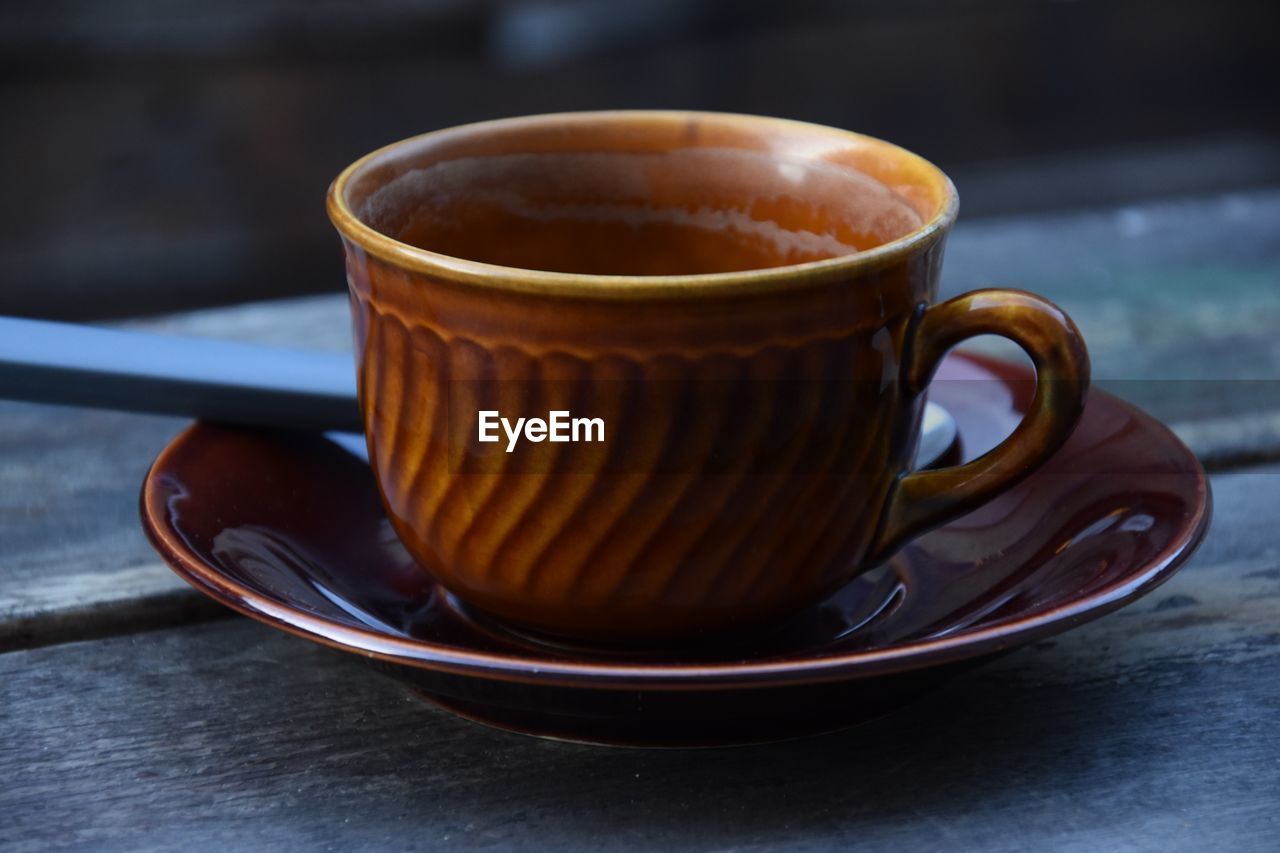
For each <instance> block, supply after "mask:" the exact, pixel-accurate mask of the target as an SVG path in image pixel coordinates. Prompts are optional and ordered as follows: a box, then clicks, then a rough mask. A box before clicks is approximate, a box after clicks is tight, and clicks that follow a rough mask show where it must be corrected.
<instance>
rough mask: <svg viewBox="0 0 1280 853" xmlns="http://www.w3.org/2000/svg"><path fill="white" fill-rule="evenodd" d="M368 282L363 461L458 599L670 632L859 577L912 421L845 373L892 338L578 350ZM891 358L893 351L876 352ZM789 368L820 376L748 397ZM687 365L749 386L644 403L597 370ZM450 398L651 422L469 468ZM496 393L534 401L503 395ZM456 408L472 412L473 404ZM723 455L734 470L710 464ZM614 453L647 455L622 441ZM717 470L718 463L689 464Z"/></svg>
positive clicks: (866, 366) (736, 618)
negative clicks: (538, 461)
mask: <svg viewBox="0 0 1280 853" xmlns="http://www.w3.org/2000/svg"><path fill="white" fill-rule="evenodd" d="M367 294H368V289H367V288H363V287H354V286H353V308H354V316H355V324H356V337H357V342H358V346H359V347H360V352H359V353H358V357H359V363H360V374H359V380H360V390H361V400H362V407H363V409H364V413H365V418H366V426H367V430H368V433H369V436H370V457H371V460H370V461H371V463H372V465H373V467H374V471H375V474H376V475H377V477H378V480H379V486H380V489H381V491H382V493H383V496H384V501H385V504H386V508H387V510H388V512H389V514H390V517H391V519H392V523H393V525H394V526H395V529H396V532H397V533H398V535H399V536H400V538H401V539H402V541H403V542H404V543H405V545H406V546H407V547H408V548H409V550H410V552H411V553H412V554H413V555H414V557H415V558H416V559H418V560H419V561H420V562H421V563H422V564H423V565H424V566H425V567H426V568H427V569H429V570H430V571H431V572H432V573H433V574H434V575H435V576H436V577H437V578H438V579H440V580H441V582H442V583H444V585H445V586H446V587H447V588H449V589H450V590H451V591H453V592H454V593H455V594H457V595H458V596H459V597H460V598H462V599H463V600H465V601H467V602H469V603H472V604H474V605H477V606H479V607H481V608H483V609H485V610H488V611H490V612H492V613H494V614H496V615H498V616H500V617H503V618H506V619H508V620H511V621H514V622H516V623H519V624H520V625H523V626H526V627H531V628H535V629H540V630H543V631H548V632H552V633H562V634H574V635H580V636H599V637H611V638H630V637H640V638H643V637H651V636H653V637H661V636H664V635H668V636H675V635H678V634H681V633H688V632H691V631H695V630H701V629H716V628H723V627H726V626H729V625H734V624H739V623H742V622H745V621H749V620H753V619H760V618H766V617H768V616H771V615H774V614H777V613H781V612H785V611H786V610H788V609H790V608H793V607H795V606H796V605H797V604H798V603H800V602H803V601H807V600H810V599H812V598H814V597H815V596H816V595H818V594H820V593H822V592H824V591H826V590H829V589H830V588H831V587H832V586H834V585H836V584H838V583H840V582H842V581H844V580H846V579H848V578H849V577H850V576H852V574H853V573H854V572H855V570H856V568H857V564H858V562H859V560H860V558H861V556H862V554H863V552H864V551H865V549H866V547H867V542H868V541H869V539H870V537H871V535H872V533H873V532H874V526H875V524H876V523H877V521H878V519H879V511H880V507H881V505H882V503H883V498H884V495H885V492H886V490H887V488H888V484H889V482H890V479H891V476H892V475H894V474H896V473H897V468H898V466H899V465H900V464H901V463H900V462H897V463H895V462H894V461H893V457H894V456H895V455H896V456H899V457H900V456H903V455H905V451H904V450H903V449H902V448H900V447H895V446H892V435H893V434H894V429H895V424H894V423H893V422H892V421H893V420H894V419H899V418H902V417H904V416H905V417H908V418H909V417H910V412H904V411H903V405H902V404H901V403H900V401H898V400H897V398H896V394H897V384H896V381H886V382H878V381H850V380H852V379H855V378H857V377H858V376H859V375H862V376H867V375H868V374H869V373H875V374H877V375H881V374H884V375H888V374H893V375H894V376H896V369H897V368H896V364H895V363H893V361H892V358H893V355H892V353H893V352H895V351H897V350H898V347H896V346H893V347H889V348H888V349H887V350H886V347H885V346H883V341H881V344H882V345H881V346H879V347H877V346H875V345H873V337H875V336H880V337H881V338H884V337H885V336H887V335H889V331H888V330H887V329H886V328H885V327H882V326H879V325H876V326H874V327H873V328H870V329H866V330H862V331H852V332H849V333H848V334H846V335H844V336H837V337H830V336H825V337H822V338H818V339H813V340H808V341H805V340H799V341H797V340H794V339H793V340H789V341H787V342H786V343H785V344H783V345H778V344H765V345H761V346H759V348H758V349H755V350H752V349H751V348H750V347H748V346H739V347H735V348H734V349H733V350H732V351H726V350H703V351H698V350H697V348H696V347H689V346H687V345H681V346H678V347H677V346H673V347H671V349H670V350H669V351H663V350H662V349H661V348H658V347H655V348H654V349H653V351H652V352H651V353H648V354H640V353H637V352H636V351H635V350H634V348H633V349H632V350H630V351H627V352H611V351H609V350H607V349H602V350H601V351H600V352H598V353H592V354H589V355H587V354H583V353H576V354H571V353H568V352H558V351H555V350H551V349H547V348H545V347H539V348H538V349H537V351H531V350H533V348H532V347H530V348H525V347H521V346H519V345H515V344H513V343H510V342H504V343H501V344H497V345H495V344H492V343H485V342H481V341H477V340H473V339H468V338H466V337H462V336H459V335H457V334H456V333H452V334H450V333H446V332H443V331H441V330H439V329H436V328H433V327H432V326H431V325H429V324H427V323H425V322H407V321H405V320H403V319H401V317H400V316H399V314H398V312H396V311H391V310H381V309H380V308H379V307H377V306H375V305H374V302H373V300H371V299H370V298H368V296H367ZM569 313H571V312H569ZM572 319H573V318H572V316H569V315H568V314H567V315H566V319H565V322H566V324H571V323H572ZM898 331H901V330H900V329H899V330H898ZM880 354H884V355H885V358H886V359H887V361H886V362H884V363H872V362H875V361H876V358H877V357H878V356H879V355H880ZM886 371H887V374H886ZM790 376H803V377H805V378H806V379H810V380H812V379H825V380H830V381H829V382H812V381H811V382H807V383H805V384H804V386H803V389H804V390H803V392H802V393H801V394H800V395H799V396H794V395H793V396H790V397H788V398H787V399H786V400H785V404H784V402H783V401H782V399H780V398H778V397H777V396H771V395H768V394H764V393H754V394H753V393H752V389H753V388H754V387H756V386H754V385H753V384H752V383H753V382H754V381H757V380H759V383H758V384H759V385H760V386H762V387H763V386H765V385H767V383H768V382H769V381H774V380H777V379H780V378H786V377H790ZM682 377H683V378H684V379H686V380H688V381H690V382H696V381H697V380H698V379H699V378H709V379H715V380H722V379H726V378H728V379H730V380H731V382H730V384H731V385H732V386H733V387H734V388H738V387H740V389H741V390H740V391H737V392H736V393H737V394H738V396H737V398H736V399H731V400H723V399H721V400H713V399H697V398H694V399H693V401H692V403H691V404H689V400H687V399H686V400H685V404H684V405H681V406H677V404H676V400H675V398H672V399H671V400H670V401H669V402H670V407H666V408H665V409H664V407H661V406H660V407H656V408H655V407H654V406H653V405H652V401H651V400H648V399H646V406H647V407H646V408H645V409H644V410H643V411H638V410H635V409H636V406H637V400H636V399H635V396H634V395H629V394H626V393H623V394H617V393H611V394H609V395H599V394H598V390H599V388H600V387H601V386H602V384H603V383H615V384H614V385H612V386H611V389H612V390H615V391H616V389H617V387H618V386H617V385H616V383H625V384H624V385H623V387H624V388H625V387H629V386H630V385H634V387H635V388H637V389H638V388H640V387H642V385H641V383H645V382H653V381H662V382H671V381H680V379H681V378H682ZM468 378H473V379H477V380H480V381H477V382H475V383H473V384H471V385H468V383H467V381H466V380H467V379H468ZM495 379H496V380H502V379H512V380H518V381H512V382H511V383H502V382H493V381H490V380H495ZM543 379H545V380H554V381H547V382H540V381H539V380H543ZM739 381H740V386H739V385H737V384H734V383H738V382H739ZM451 393H452V394H453V395H454V399H455V400H456V399H457V395H458V394H460V393H461V394H464V395H466V394H474V395H475V396H476V399H475V400H473V401H471V402H479V403H482V404H483V405H481V406H480V407H481V408H498V409H508V410H509V409H511V408H513V407H518V408H519V409H520V410H521V411H524V412H535V411H537V412H546V411H549V410H552V409H566V410H573V411H589V412H590V413H591V414H592V415H593V416H603V417H604V419H605V421H606V423H615V424H618V423H623V422H626V423H629V424H635V423H636V422H637V421H636V420H634V419H642V423H643V424H644V427H643V429H642V430H641V432H642V434H643V441H641V442H639V443H633V444H631V445H630V446H628V447H620V446H617V445H614V446H611V445H610V444H609V443H608V442H606V443H605V444H602V445H600V444H593V445H587V444H556V445H552V444H549V443H548V444H543V445H539V448H538V449H539V451H540V452H544V453H546V454H547V459H546V467H545V468H544V469H541V470H540V471H539V472H535V473H526V472H513V471H501V470H499V471H497V472H496V473H492V472H490V471H486V472H485V473H468V471H467V467H466V466H465V465H464V464H463V460H462V459H461V458H459V455H458V454H459V453H461V452H463V446H462V444H461V443H458V442H450V441H449V438H448V437H449V435H450V428H451V425H450V424H449V423H448V422H447V419H448V418H449V417H450V416H451V415H450V408H451V407H450V406H449V404H448V401H449V399H450V394H451ZM503 394H518V395H524V397H523V398H522V399H519V400H515V399H510V398H508V399H493V395H499V397H500V396H501V395H503ZM484 395H489V397H490V399H488V400H485V399H484ZM528 395H542V397H545V399H528ZM886 397H887V399H886ZM593 404H594V405H593ZM602 405H603V406H611V407H613V409H614V410H613V411H601V408H600V407H601V406H602ZM454 408H455V409H456V410H463V409H465V410H466V411H467V412H468V413H469V414H470V416H471V417H474V409H475V407H474V406H471V407H464V406H458V407H454ZM677 408H678V409H679V411H677ZM455 416H456V415H455ZM819 425H822V427H823V429H824V430H825V432H824V434H823V435H822V436H821V438H820V440H819V438H818V437H816V436H814V435H812V434H811V433H812V431H813V430H814V429H817V428H818V427H819ZM452 428H453V429H455V430H465V429H468V428H471V429H474V424H468V423H455V424H453V425H452ZM780 434H782V435H786V436H788V438H787V440H786V441H785V442H783V444H782V450H781V452H780V453H779V454H777V455H776V456H775V457H773V458H771V459H770V463H769V465H767V466H765V467H756V468H753V467H752V466H751V465H750V464H749V463H750V461H751V460H753V459H754V458H756V457H757V456H758V454H757V453H756V449H757V448H759V447H760V446H761V443H762V442H763V441H765V436H771V437H772V439H773V440H774V441H775V443H776V440H777V436H778V435H780ZM726 448H732V451H733V453H732V456H733V457H734V458H736V459H740V460H742V463H743V464H741V465H738V466H736V467H735V466H734V465H732V464H729V465H725V464H718V465H715V466H713V465H711V462H712V461H713V460H712V456H713V455H714V454H717V453H720V454H723V453H725V452H726ZM622 452H626V453H631V454H638V457H636V458H630V459H627V460H619V459H617V458H614V457H611V455H610V454H617V453H622ZM569 454H573V456H572V458H569V456H568V455H569ZM670 458H679V459H681V460H682V462H681V465H680V467H679V469H678V470H666V469H664V468H663V466H662V465H661V464H660V463H661V462H662V460H664V459H670ZM620 462H622V463H625V464H619V463H620ZM650 463H653V464H650ZM499 464H501V463H499ZM708 467H714V468H716V472H715V473H711V474H702V473H699V472H700V471H702V470H704V469H706V468H708ZM556 471H564V472H568V473H554V472H556ZM546 472H552V473H546Z"/></svg>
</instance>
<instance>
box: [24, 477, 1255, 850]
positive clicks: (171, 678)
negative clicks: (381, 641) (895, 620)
mask: <svg viewBox="0 0 1280 853" xmlns="http://www.w3.org/2000/svg"><path fill="white" fill-rule="evenodd" d="M1213 485H1214V489H1215V492H1216V495H1217V503H1218V522H1217V525H1216V526H1215V528H1214V529H1213V531H1212V532H1211V533H1210V536H1209V538H1208V540H1207V541H1206V543H1205V545H1204V547H1203V549H1202V551H1201V552H1200V554H1199V555H1197V557H1196V558H1194V559H1193V561H1192V562H1191V563H1190V564H1189V565H1188V566H1187V567H1186V568H1185V569H1184V570H1183V571H1182V572H1181V573H1180V574H1178V575H1177V576H1176V577H1175V578H1174V579H1173V580H1171V581H1170V582H1169V584H1168V585H1167V586H1165V587H1163V588H1161V589H1160V590H1158V591H1157V592H1156V593H1154V594H1153V595H1152V596H1150V597H1149V598H1147V599H1144V600H1142V601H1140V602H1138V603H1136V604H1135V605H1133V606H1131V607H1129V608H1126V609H1125V610H1123V611H1120V612H1119V613H1116V614H1113V615H1111V616H1108V617H1106V618H1104V619H1102V620H1100V621H1098V622H1096V623H1092V624H1090V625H1087V626H1085V627H1083V628H1081V629H1079V630H1076V631H1073V632H1071V633H1069V634H1066V635H1063V636H1061V637H1059V638H1056V639H1054V640H1052V641H1049V642H1044V643H1040V644H1038V645H1036V646H1034V647H1031V648H1028V649H1025V650H1022V651H1020V652H1017V653H1015V654H1013V655H1011V656H1010V657H1008V658H1006V659H1004V660H1003V661H1001V662H999V663H997V664H995V665H992V666H990V667H987V668H985V669H981V670H977V671H975V672H973V673H972V674H970V675H968V676H966V677H964V678H962V679H960V680H959V681H957V682H956V683H954V684H953V685H952V686H951V687H950V688H948V689H947V690H945V691H944V692H942V693H939V694H935V695H934V696H932V697H931V698H929V699H926V700H924V701H922V702H920V703H919V704H917V705H915V706H913V707H911V708H909V709H907V710H905V711H903V712H901V713H899V714H895V715H893V716H891V717H888V718H885V719H883V720H879V721H876V722H874V723H871V724H869V725H867V726H864V727H862V728H860V729H854V730H851V731H847V732H844V733H839V734H835V735H831V736H827V737H822V738H817V739H811V740H804V741H798V742H794V743H784V744H777V745H772V746H765V747H757V748H749V749H736V750H710V751H671V752H660V751H629V750H610V749H602V748H593V747H581V746H574V745H566V744H559V743H553V742H547V741H539V740H534V739H530V738H525V737H521V736H518V735H511V734H506V733H501V732H497V731H493V730H489V729H486V728H483V727H480V726H477V725H475V724H472V723H468V722H464V721H461V720H458V719H455V718H453V717H451V716H449V715H447V714H445V713H443V712H440V711H436V710H433V709H430V708H428V707H425V706H423V705H420V704H419V703H418V702H417V701H416V700H414V699H412V698H410V697H409V696H408V695H407V694H406V693H405V692H404V691H403V690H402V689H401V688H400V687H399V686H398V685H396V684H395V683H393V682H391V681H389V680H385V679H383V678H382V677H380V676H378V675H376V674H375V673H373V672H372V671H371V670H368V669H366V668H365V667H364V666H363V665H362V664H361V663H360V662H359V661H358V660H356V659H355V658H351V657H346V656H342V655H339V654H337V653H334V652H330V651H327V650H324V649H321V648H319V647H316V646H313V645H311V644H309V643H306V642H305V641H302V640H299V639H296V638H292V637H288V636H285V635H282V634H280V633H277V632H275V631H272V630H270V629H267V628H264V627H260V626H257V625H254V624H252V623H249V622H247V621H245V620H241V619H235V620H233V621H226V622H220V623H216V624H207V625H202V626H198V627H191V628H186V629H182V630H167V631H154V632H146V633H137V634H132V635H129V636H123V637H116V638H111V639H106V640H99V641H96V642H93V643H73V644H66V645H61V646H57V647H52V648H43V649H34V650H29V651H18V652H11V653H9V654H6V655H0V685H3V687H2V688H0V690H2V691H3V701H0V732H2V733H3V735H2V736H0V773H3V778H4V779H5V780H6V784H5V785H3V786H0V846H3V847H6V849H12V850H36V849H45V848H46V847H48V846H55V845H59V844H70V845H77V846H80V847H92V848H95V849H103V848H108V849H121V848H125V849H137V848H165V849H171V848H174V847H181V846H188V845H191V844H195V845H197V846H199V847H210V846H224V847H230V848H240V847H247V846H253V847H262V846H267V845H276V846H290V847H298V846H303V845H314V846H317V847H322V848H325V849H350V848H352V847H366V846H382V847H385V846H391V847H394V848H397V849H413V848H421V847H435V846H484V847H492V848H495V849H528V848H538V849H543V848H546V849H591V850H602V849H603V850H620V849H627V848H634V847H637V846H641V847H645V848H652V847H662V848H665V849H681V850H683V849H727V848H733V849H737V848H745V849H756V848H768V847H774V846H779V845H787V846H791V847H795V848H797V849H814V850H817V849H836V848H849V847H854V846H856V847H858V848H859V849H888V850H965V849H983V850H992V851H1021V850H1026V849H1058V850H1079V851H1085V850H1099V849H1106V850H1121V849H1124V850H1153V851H1154V850H1159V851H1170V850H1200V849H1232V850H1240V851H1269V850H1272V849H1274V848H1273V846H1272V845H1273V841H1274V838H1275V836H1276V833H1277V830H1278V829H1280V799H1278V798H1277V792H1278V791H1280V763H1278V762H1277V760H1276V757H1277V755H1280V727H1277V726H1276V724H1275V723H1276V721H1277V718H1278V717H1280V679H1277V678H1276V673H1277V671H1278V670H1277V668H1278V667H1280V631H1278V628H1277V626H1280V550H1278V549H1277V547H1276V543H1275V538H1274V535H1273V530H1274V519H1275V517H1276V513H1277V511H1280V467H1271V468H1264V469H1259V470H1256V471H1251V472H1247V473H1236V474H1227V475H1220V476H1217V477H1215V478H1214V482H1213ZM51 815H56V816H57V817H56V819H50V816H51Z"/></svg>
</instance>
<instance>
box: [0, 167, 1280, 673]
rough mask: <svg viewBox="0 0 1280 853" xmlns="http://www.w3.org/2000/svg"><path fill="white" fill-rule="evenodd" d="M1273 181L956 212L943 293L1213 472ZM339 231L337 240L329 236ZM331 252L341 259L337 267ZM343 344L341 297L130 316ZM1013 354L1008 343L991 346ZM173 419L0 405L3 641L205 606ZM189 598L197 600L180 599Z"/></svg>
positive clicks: (77, 632) (1243, 401) (1261, 290)
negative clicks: (1081, 378) (1034, 211)
mask: <svg viewBox="0 0 1280 853" xmlns="http://www.w3.org/2000/svg"><path fill="white" fill-rule="evenodd" d="M1278 224H1280V191H1276V190H1262V191H1256V192H1252V193H1245V194H1234V195H1227V196H1215V197H1209V198H1203V199H1190V200H1184V201H1177V202H1162V203H1158V204H1148V205H1141V206H1134V207H1130V208H1124V209H1120V210H1106V211H1092V212H1083V213H1076V214H1059V215H1052V216H1048V215H1044V216H1035V217H1020V218H1011V219H1005V220H992V221H979V222H975V223H966V222H965V220H964V217H963V215H962V217H961V221H960V223H959V225H958V226H957V228H956V232H955V234H954V236H953V237H952V238H951V240H950V242H949V244H948V249H947V258H946V261H945V264H944V272H943V295H944V296H949V295H954V294H957V293H960V292H963V291H965V290H969V289H973V288H976V287H983V286H988V285H992V284H998V285H1008V286H1020V287H1025V288H1028V289H1031V290H1034V291H1037V292H1039V293H1042V294H1044V295H1045V296H1048V297H1049V298H1051V299H1053V300H1055V301H1057V302H1058V303H1059V304H1061V305H1062V306H1063V307H1064V308H1065V309H1066V310H1067V311H1068V312H1069V313H1070V314H1071V315H1072V317H1073V318H1074V319H1075V320H1076V321H1077V323H1078V324H1079V325H1080V327H1081V330H1082V331H1083V333H1084V336H1085V339H1086V340H1087V341H1088V343H1089V347H1090V351H1091V355H1092V358H1093V367H1094V372H1095V375H1096V376H1098V377H1101V379H1100V381H1099V382H1098V385H1099V386H1100V387H1104V388H1110V389H1111V390H1114V391H1115V392H1116V393H1118V394H1120V395H1121V396H1123V397H1125V398H1127V399H1131V400H1134V401H1136V402H1138V403H1139V404H1140V405H1142V406H1143V407H1144V408H1145V409H1147V410H1148V411H1150V412H1151V413H1153V414H1155V415H1156V416H1157V417H1160V418H1162V419H1164V420H1166V421H1167V422H1170V423H1172V424H1173V426H1174V429H1175V431H1177V432H1178V433H1179V434H1180V435H1181V436H1182V437H1183V439H1184V440H1186V441H1187V442H1188V443H1189V444H1190V446H1191V447H1192V449H1193V450H1195V451H1196V452H1197V453H1198V454H1199V455H1200V457H1201V459H1202V460H1203V461H1205V463H1206V464H1207V465H1208V466H1209V467H1211V468H1228V467H1239V466H1241V465H1245V464H1256V463H1258V462H1265V461H1267V460H1275V459H1277V458H1280V346H1277V343H1276V338H1275V335H1274V329H1277V328H1280V239H1277V236H1276V235H1277V233H1280V232H1278V231H1277V226H1278ZM335 242H336V241H335ZM339 264H340V261H339V259H338V257H337V252H336V248H335V257H334V258H333V266H334V269H335V271H336V270H337V269H338V267H339ZM128 325H129V326H130V327H132V328H142V329H147V330H151V331H158V332H165V333H172V334H190V335H207V336H212V337H225V338H228V339H234V340H245V341H254V342H260V343H268V344H279V345H284V346H295V347H313V348H316V349H324V350H328V351H342V350H349V349H350V346H351V325H350V319H349V316H348V307H347V299H346V297H345V296H317V297H308V298H301V299H290V300H280V301H275V302H261V303H253V304H247V305H242V306H237V307H234V308H222V309H210V310H205V311H198V312H190V313H186V314H179V315H172V316H169V317H164V318H157V319H153V320H147V321H143V322H132V323H129V324H128ZM994 349H997V350H999V351H1001V352H1004V353H1006V354H1007V353H1008V348H1007V347H1004V348H1001V347H994ZM181 426H182V425H181V423H180V422H178V421H175V420H169V419H163V418H151V417H142V416H135V415H126V414H115V413H107V412H92V411H86V410H79V409H68V408H59V407H51V406H28V405H20V404H15V403H0V648H13V647H17V646H24V645H30V644H43V643H49V642H61V641H64V640H66V639H72V638H75V637H86V636H100V635H102V634H105V633H112V632H115V631H122V630H128V629H129V628H130V627H131V626H133V625H136V624H138V623H136V622H135V620H136V619H138V617H139V616H140V615H141V614H146V615H147V618H148V619H150V620H154V621H153V622H151V623H149V624H174V623H175V622H177V621H181V620H184V619H187V618H194V617H195V616H197V615H200V614H204V615H206V616H207V615H210V614H212V613H216V612H217V611H210V610H208V609H203V610H201V609H199V608H200V605H199V604H198V599H197V598H195V594H194V593H188V592H187V591H186V590H185V588H183V587H182V585H180V584H178V583H177V582H176V581H174V580H172V579H171V578H170V576H169V573H168V571H167V570H166V569H165V568H164V567H163V566H162V565H161V564H160V563H159V562H158V561H157V560H156V558H155V557H154V554H153V552H152V551H151V549H150V547H149V546H148V545H147V544H146V542H145V540H144V539H143V537H142V534H141V531H140V530H139V528H138V524H137V520H136V502H137V494H138V492H137V490H138V487H139V485H140V483H141V480H142V476H143V474H144V473H145V471H146V469H147V466H148V465H149V464H150V462H151V459H152V458H153V457H154V456H155V454H156V453H157V452H159V450H160V448H161V447H162V446H163V445H164V443H165V442H166V441H167V440H168V438H169V437H171V436H172V435H174V434H175V433H176V432H177V431H178V430H179V429H180V428H181ZM192 607H195V608H197V609H196V610H194V611H190V610H187V608H192Z"/></svg>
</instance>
